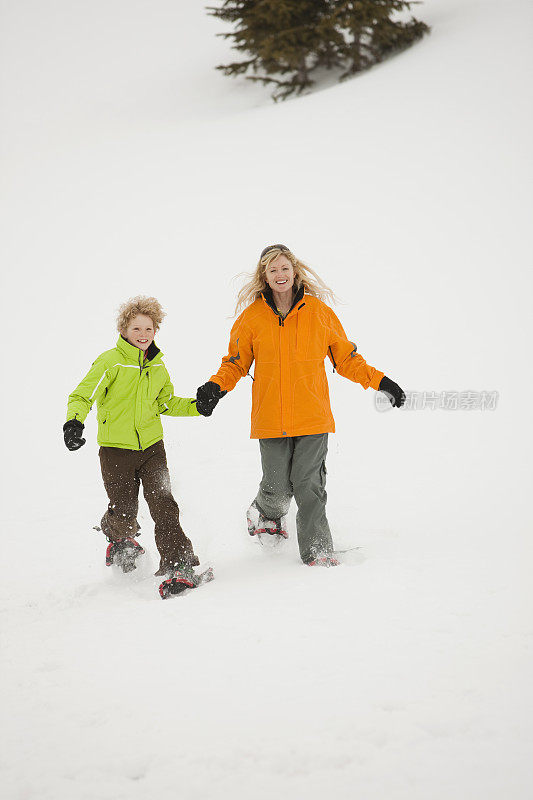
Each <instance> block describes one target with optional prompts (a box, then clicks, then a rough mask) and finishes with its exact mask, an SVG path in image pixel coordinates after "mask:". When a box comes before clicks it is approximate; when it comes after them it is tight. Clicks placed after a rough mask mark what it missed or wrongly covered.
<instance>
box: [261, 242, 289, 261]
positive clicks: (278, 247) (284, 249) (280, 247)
mask: <svg viewBox="0 0 533 800" xmlns="http://www.w3.org/2000/svg"><path fill="white" fill-rule="evenodd" d="M271 250H281V252H282V253H290V250H289V248H288V247H286V246H285V245H284V244H269V245H268V247H265V249H264V250H263V252H262V253H261V255H260V258H264V256H266V254H267V253H270V251H271Z"/></svg>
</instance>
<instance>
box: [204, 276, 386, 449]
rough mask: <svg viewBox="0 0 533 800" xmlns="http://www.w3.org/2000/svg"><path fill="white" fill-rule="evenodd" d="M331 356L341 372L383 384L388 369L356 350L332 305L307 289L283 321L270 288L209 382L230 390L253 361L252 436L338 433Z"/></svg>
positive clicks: (240, 324)
mask: <svg viewBox="0 0 533 800" xmlns="http://www.w3.org/2000/svg"><path fill="white" fill-rule="evenodd" d="M326 356H328V357H329V359H330V361H331V363H332V364H333V367H334V369H336V370H337V372H338V373H339V374H340V375H344V377H345V378H349V379H350V380H352V381H355V382H356V383H360V384H361V386H363V387H364V388H365V389H368V387H369V386H371V387H372V388H373V389H376V390H377V389H378V388H379V382H380V381H381V379H382V377H383V372H379V371H378V370H377V369H374V367H370V366H369V365H368V364H367V363H366V361H365V360H364V358H363V357H362V356H360V355H359V354H358V353H357V347H356V346H355V344H354V343H353V342H350V341H348V339H347V338H346V334H345V333H344V331H343V329H342V325H341V324H340V322H339V320H338V319H337V317H336V316H335V314H334V313H333V311H332V310H331V308H329V306H327V305H326V304H325V303H323V302H322V301H321V300H319V299H318V298H316V297H313V296H312V295H309V294H306V295H304V291H303V288H301V289H300V290H299V292H298V293H297V294H296V296H295V298H294V302H293V305H292V308H291V310H290V311H289V313H288V315H287V316H286V317H285V319H284V320H282V319H281V317H280V315H279V314H278V313H277V311H276V310H275V305H274V303H273V299H272V294H271V293H270V292H269V291H268V290H267V291H266V292H264V293H263V295H262V296H261V297H260V298H259V299H258V300H255V301H254V302H253V303H252V304H251V305H250V306H248V308H246V309H245V310H244V311H243V312H242V314H241V315H240V316H239V317H238V319H237V320H236V321H235V324H234V325H233V328H232V329H231V335H230V343H229V353H228V355H227V357H226V358H223V359H222V364H221V366H220V369H219V370H218V372H217V373H216V375H212V376H211V378H210V379H209V380H211V381H214V382H215V383H218V385H219V386H220V388H221V389H223V390H225V391H228V392H229V391H231V390H232V389H233V388H234V386H235V384H236V383H237V381H238V380H239V379H240V378H242V377H243V376H244V375H247V374H248V370H249V369H250V367H251V365H252V361H254V360H255V371H254V382H253V386H252V431H251V438H252V439H271V438H274V437H281V436H304V435H308V434H312V433H328V432H332V433H333V432H334V431H335V421H334V419H333V415H332V413H331V407H330V402H329V390H328V381H327V378H326V370H325V369H324V359H325V358H326Z"/></svg>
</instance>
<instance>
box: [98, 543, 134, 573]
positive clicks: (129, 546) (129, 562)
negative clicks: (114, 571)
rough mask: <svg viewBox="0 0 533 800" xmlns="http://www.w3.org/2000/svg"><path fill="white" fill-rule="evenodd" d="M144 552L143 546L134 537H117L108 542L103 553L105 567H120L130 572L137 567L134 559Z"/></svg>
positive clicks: (123, 570)
mask: <svg viewBox="0 0 533 800" xmlns="http://www.w3.org/2000/svg"><path fill="white" fill-rule="evenodd" d="M143 553H144V548H142V547H141V545H140V544H139V542H136V541H135V539H131V538H127V539H118V540H117V541H116V542H110V543H109V544H108V546H107V550H106V554H105V563H106V566H107V567H110V566H112V565H114V566H116V567H120V568H121V570H122V572H131V571H132V570H134V569H136V568H137V565H136V564H135V561H136V559H137V558H138V557H139V556H141V555H142V554H143Z"/></svg>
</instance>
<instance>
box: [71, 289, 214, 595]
mask: <svg viewBox="0 0 533 800" xmlns="http://www.w3.org/2000/svg"><path fill="white" fill-rule="evenodd" d="M164 316H165V314H164V312H163V309H162V308H161V305H160V304H159V303H158V301H157V300H156V299H155V297H143V296H139V297H134V298H133V299H131V300H129V301H128V302H126V303H124V304H123V305H122V306H121V307H120V309H119V315H118V318H117V329H118V331H119V333H120V336H119V338H118V341H117V344H116V347H115V348H113V349H112V350H107V351H106V352H105V353H102V354H101V355H100V356H98V358H97V359H96V361H95V362H94V363H93V365H92V367H91V369H90V370H89V372H88V373H87V375H86V376H85V378H84V379H83V380H82V382H81V383H80V384H79V386H77V387H76V389H74V391H73V392H72V394H71V395H70V396H69V399H68V410H67V422H66V423H65V425H64V426H63V434H64V439H65V444H66V446H67V447H68V449H69V450H78V449H79V448H80V447H81V446H82V445H84V444H85V439H83V438H82V433H83V428H84V425H83V422H84V420H85V417H86V416H87V414H88V413H89V411H90V410H91V408H92V405H93V403H95V402H96V405H97V409H98V410H97V418H98V444H99V445H100V451H99V455H100V465H101V469H102V477H103V480H104V486H105V489H106V492H107V495H108V497H109V505H108V507H107V511H106V512H105V514H104V516H103V517H102V522H101V528H102V531H103V532H104V534H105V535H106V537H107V540H108V542H109V546H108V548H107V557H106V563H107V565H108V566H109V565H111V564H116V565H118V566H120V567H121V568H122V569H123V571H124V572H129V571H130V570H132V569H135V560H136V558H137V557H138V556H139V555H141V554H142V553H144V550H143V548H142V547H141V545H140V544H139V543H138V542H137V541H136V540H135V536H136V535H137V532H138V530H139V525H138V523H137V509H138V493H139V485H140V483H141V482H142V485H143V492H144V497H145V499H146V502H147V503H148V507H149V509H150V514H151V516H152V519H153V520H154V523H155V541H156V545H157V549H158V551H159V554H160V564H159V569H158V571H157V572H156V573H155V574H156V575H159V576H164V577H165V580H164V581H163V583H162V584H161V586H160V587H159V590H160V594H161V596H162V597H163V598H165V597H167V596H168V595H169V594H178V593H179V592H181V591H183V590H184V589H187V588H193V587H195V586H197V585H198V583H199V580H198V579H199V576H198V575H197V574H196V573H195V572H194V569H193V567H195V566H197V565H198V564H199V563H200V562H199V561H198V558H197V556H196V555H195V553H194V550H193V546H192V544H191V542H190V540H189V539H188V538H187V536H186V535H185V534H184V532H183V530H182V528H181V525H180V521H179V508H178V505H177V503H176V501H175V500H174V498H173V496H172V492H171V487H170V475H169V471H168V467H167V460H166V454H165V448H164V445H163V427H162V425H161V420H160V415H161V414H166V415H169V416H174V417H185V416H190V417H197V416H199V414H200V412H202V413H203V412H204V411H206V410H209V409H203V407H202V404H200V410H199V409H198V408H197V405H196V401H195V400H194V399H192V398H184V397H175V396H174V388H173V386H172V383H171V382H170V377H169V374H168V372H167V369H166V367H165V365H164V364H163V361H162V353H161V352H160V350H159V348H158V347H157V346H156V344H155V342H154V337H155V334H156V332H157V331H158V329H159V326H160V324H161V322H162V320H163V317H164Z"/></svg>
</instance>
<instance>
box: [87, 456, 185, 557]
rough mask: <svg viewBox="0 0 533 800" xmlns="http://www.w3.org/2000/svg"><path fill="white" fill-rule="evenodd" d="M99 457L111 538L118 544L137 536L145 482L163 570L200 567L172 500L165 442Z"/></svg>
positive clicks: (104, 526)
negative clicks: (140, 498)
mask: <svg viewBox="0 0 533 800" xmlns="http://www.w3.org/2000/svg"><path fill="white" fill-rule="evenodd" d="M99 455H100V466H101V468H102V478H103V479H104V486H105V489H106V492H107V496H108V497H109V505H108V507H107V511H106V512H105V514H104V516H103V517H102V522H101V527H102V531H103V532H104V533H105V535H106V536H107V538H108V539H109V540H110V541H112V542H116V541H118V540H119V539H124V538H126V537H128V536H132V537H135V535H136V534H137V532H138V530H139V524H138V522H137V511H138V507H139V486H140V484H141V482H142V485H143V494H144V498H145V500H146V502H147V503H148V508H149V509H150V515H151V517H152V519H153V520H154V522H155V543H156V545H157V549H158V550H159V555H160V557H161V562H160V567H163V568H164V567H166V566H172V565H174V564H181V565H184V564H187V565H191V566H197V565H198V564H199V563H200V562H199V561H198V558H197V557H196V556H195V554H194V550H193V547H192V544H191V542H190V540H189V539H188V538H187V537H186V536H185V534H184V532H183V530H182V527H181V525H180V516H179V508H178V504H177V503H176V501H175V500H174V498H173V497H172V490H171V487H170V474H169V471H168V467H167V456H166V453H165V447H164V445H163V442H162V441H159V442H156V443H155V444H153V445H152V446H151V447H148V448H147V449H146V450H123V449H121V448H119V447H101V448H100V451H99Z"/></svg>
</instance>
